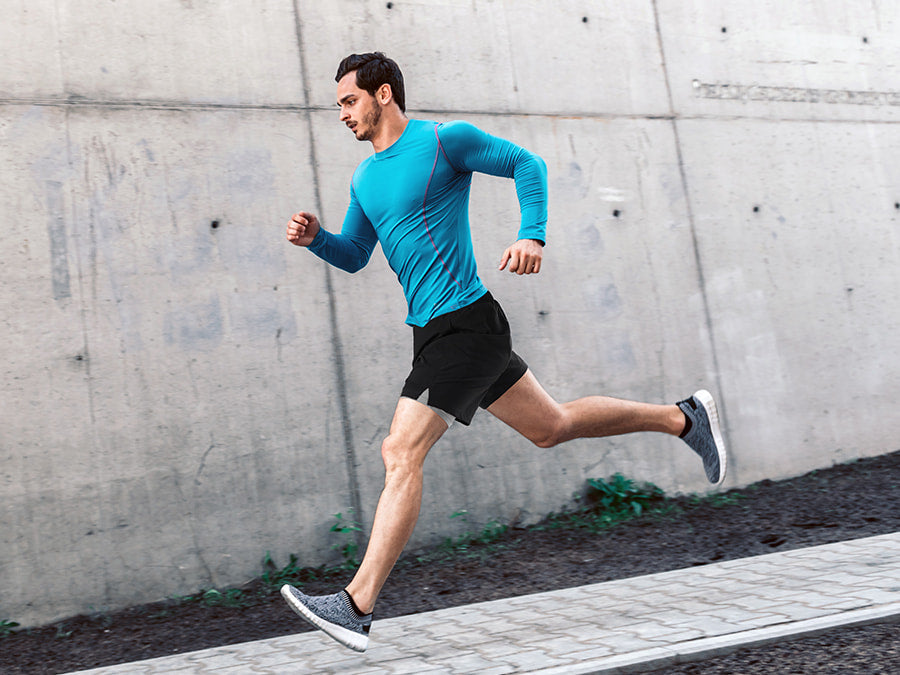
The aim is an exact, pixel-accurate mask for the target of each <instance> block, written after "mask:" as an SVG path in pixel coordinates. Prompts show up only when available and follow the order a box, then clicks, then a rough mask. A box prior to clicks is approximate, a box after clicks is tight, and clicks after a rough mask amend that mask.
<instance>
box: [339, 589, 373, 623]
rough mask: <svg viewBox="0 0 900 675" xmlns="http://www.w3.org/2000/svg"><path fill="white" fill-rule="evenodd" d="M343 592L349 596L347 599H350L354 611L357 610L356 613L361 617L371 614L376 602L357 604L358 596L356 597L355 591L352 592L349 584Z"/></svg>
mask: <svg viewBox="0 0 900 675" xmlns="http://www.w3.org/2000/svg"><path fill="white" fill-rule="evenodd" d="M342 592H343V593H344V594H345V595H346V596H347V600H349V601H350V606H351V607H352V608H353V611H354V612H356V614H357V615H358V616H359V617H365V616H368V615H369V614H371V613H372V610H374V609H375V603H374V602H370V603H368V604H366V603H362V604H357V602H356V597H354V595H353V593H351V592H350V588H349V586H348V587H347V588H345V589H344V590H343V591H342Z"/></svg>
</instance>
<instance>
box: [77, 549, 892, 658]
mask: <svg viewBox="0 0 900 675" xmlns="http://www.w3.org/2000/svg"><path fill="white" fill-rule="evenodd" d="M647 554H648V555H653V552H652V551H648V552H647ZM890 619H897V620H900V532H898V533H895V534H888V535H881V536H877V537H869V538H866V539H857V540H853V541H845V542H840V543H837V544H828V545H825V546H815V547H811V548H806V549H799V550H794V551H785V552H783V553H771V554H769V555H763V556H757V557H753V558H744V559H740V560H731V561H728V562H723V563H717V564H713V565H706V566H702V567H692V568H688V569H682V570H675V571H672V572H664V573H661V574H652V575H649V576H643V577H634V578H631V579H622V580H618V581H609V582H606V583H601V584H594V585H591V586H582V587H578V588H570V589H566V590H562V591H553V592H550V593H538V594H535V595H526V596H520V597H517V598H509V599H506V600H496V601H493V602H484V603H479V604H476V605H467V606H463V607H455V608H451V609H444V610H439V611H434V612H426V613H423V614H413V615H409V616H403V617H397V618H393V619H385V620H383V621H377V620H376V622H375V623H374V624H373V626H372V633H371V635H370V642H369V645H370V646H369V650H368V651H367V652H366V653H365V654H357V653H355V652H351V651H350V650H348V649H346V648H344V647H341V646H340V645H339V644H337V643H336V642H333V641H332V640H331V639H329V638H327V637H325V636H324V635H322V634H321V633H318V632H313V633H301V634H299V635H293V636H286V637H278V638H272V639H268V640H258V641H255V642H247V643H244V644H237V645H230V646H227V647H218V648H215V649H205V650H203V651H198V652H191V653H187V654H179V655H175V656H167V657H163V658H158V659H152V660H147V661H140V662H136V663H128V664H123V665H119V666H111V667H105V668H97V669H94V670H89V671H82V673H90V674H91V675H120V674H124V673H129V674H146V675H157V674H159V673H179V674H182V675H187V674H188V673H215V674H216V675H226V674H227V675H236V674H238V673H272V674H288V673H355V674H363V673H365V674H366V675H376V674H382V673H383V674H385V675H387V674H392V673H479V675H500V674H501V673H542V674H544V675H551V674H553V675H555V674H560V675H561V674H563V673H565V674H567V675H568V674H574V673H618V672H639V671H642V670H650V669H653V668H661V667H664V666H666V665H672V664H674V663H679V662H684V661H690V660H697V659H701V658H708V657H710V656H715V655H719V654H725V653H728V652H730V651H734V650H735V649H738V648H740V647H743V646H750V645H759V644H765V643H769V642H775V641H780V640H785V639H787V638H790V637H796V636H801V635H810V634H814V633H818V632H821V631H824V630H827V629H829V628H834V627H837V626H849V625H860V624H864V623H873V622H876V621H884V620H890ZM298 621H299V619H298Z"/></svg>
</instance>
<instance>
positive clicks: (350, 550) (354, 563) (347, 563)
mask: <svg viewBox="0 0 900 675" xmlns="http://www.w3.org/2000/svg"><path fill="white" fill-rule="evenodd" d="M350 513H351V514H352V513H353V511H352V509H351V511H350ZM334 517H335V518H337V522H336V523H335V524H334V525H332V526H331V530H329V531H330V532H337V533H338V534H340V535H342V536H344V538H345V541H344V543H342V544H340V543H338V544H334V545H333V546H332V547H331V548H332V549H334V550H336V551H339V552H340V554H341V557H342V558H343V559H344V562H343V563H342V564H341V565H339V566H338V568H337V569H339V570H355V569H356V568H357V567H359V560H358V559H357V555H358V554H359V544H357V543H356V533H357V532H362V526H361V525H360V524H359V523H358V522H356V521H355V520H345V519H344V516H343V514H340V513H335V514H334Z"/></svg>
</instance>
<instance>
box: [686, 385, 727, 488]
mask: <svg viewBox="0 0 900 675" xmlns="http://www.w3.org/2000/svg"><path fill="white" fill-rule="evenodd" d="M694 398H696V399H697V400H698V401H699V402H700V405H702V406H703V409H704V410H706V416H707V417H708V418H709V429H710V431H712V435H713V441H715V444H716V454H718V456H719V480H717V481H716V482H715V483H713V485H721V484H722V481H723V480H725V471H726V470H727V469H728V455H727V453H726V452H725V441H724V440H723V439H722V430H721V429H720V428H719V411H718V409H717V408H716V402H715V401H714V400H713V397H712V394H710V393H709V392H708V391H706V389H701V390H700V391H698V392H696V393H695V394H694Z"/></svg>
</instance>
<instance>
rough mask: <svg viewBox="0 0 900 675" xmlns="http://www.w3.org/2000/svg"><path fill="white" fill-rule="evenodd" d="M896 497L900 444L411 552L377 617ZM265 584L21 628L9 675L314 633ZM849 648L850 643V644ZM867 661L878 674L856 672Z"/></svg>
mask: <svg viewBox="0 0 900 675" xmlns="http://www.w3.org/2000/svg"><path fill="white" fill-rule="evenodd" d="M897 504H900V452H894V453H892V454H888V455H883V456H881V457H876V458H872V459H865V460H860V461H857V462H853V463H850V464H844V465H838V466H834V467H832V468H830V469H826V470H822V471H815V472H812V473H810V474H807V475H805V476H802V477H799V478H794V479H791V480H786V481H779V482H772V481H763V482H761V483H757V484H755V485H753V486H750V487H748V488H744V489H740V490H731V491H729V492H727V493H724V495H723V496H720V497H719V498H717V499H715V500H707V501H700V502H695V501H692V500H690V499H679V500H675V503H674V506H675V507H676V508H674V509H672V510H670V511H669V512H668V513H666V514H665V515H655V516H645V517H642V518H639V519H636V520H631V521H628V522H625V523H621V524H619V525H616V526H614V527H612V528H610V529H608V530H605V531H601V532H598V533H592V532H589V531H587V530H583V529H581V530H571V529H545V530H539V529H529V530H510V531H507V532H506V533H505V534H503V535H502V536H501V537H500V538H499V540H498V541H496V542H494V543H493V544H492V545H491V548H490V549H487V548H485V547H483V546H478V545H472V546H471V547H470V548H469V551H468V552H467V554H465V555H461V554H460V555H456V556H454V557H451V558H447V559H443V560H431V561H429V562H427V563H419V562H417V561H416V560H411V559H405V560H402V561H401V562H400V563H399V564H398V566H397V568H396V570H395V571H394V573H393V574H392V576H391V578H390V579H389V580H388V583H387V585H386V586H385V589H384V592H383V595H382V597H381V599H380V600H379V603H378V607H377V610H376V613H377V615H378V617H379V618H388V617H391V616H400V615H404V614H414V613H417V612H425V611H430V610H434V609H442V608H446V607H453V606H457V605H463V604H470V603H474V602H482V601H485V600H496V599H499V598H504V597H511V596H515V595H525V594H529V593H537V592H541V591H550V590H557V589H561V588H568V587H572V586H579V585H584V584H593V583H598V582H602V581H608V580H612V579H622V578H625V577H632V576H639V575H644V574H652V573H655V572H664V571H667V570H672V569H679V568H683V567H690V566H692V565H705V564H709V563H712V562H719V561H723V560H730V559H734V558H744V557H747V556H754V555H760V554H764V553H771V552H773V551H784V550H788V549H793V548H802V547H806V546H815V545H818V544H827V543H833V542H837V541H843V540H846V539H858V538H860V537H868V536H872V535H877V534H886V533H891V532H896V531H898V530H900V509H898V508H897ZM349 577H350V572H346V573H344V574H339V575H336V576H332V577H329V578H326V579H320V580H317V581H310V582H309V583H307V584H305V585H304V590H305V591H306V592H308V593H313V594H315V593H331V592H334V591H335V589H336V588H340V587H341V584H343V583H345V582H346V581H347V580H349ZM260 589H261V585H259V586H257V588H256V589H249V590H250V591H251V593H245V594H244V595H245V596H246V595H250V594H252V595H254V596H255V597H254V599H253V604H251V605H250V606H245V607H239V608H232V607H208V606H206V605H204V604H203V603H199V602H192V603H180V604H179V603H156V604H153V605H143V606H140V607H133V608H130V609H127V610H123V611H120V612H116V613H113V614H108V615H99V616H78V617H74V618H72V619H69V620H66V621H63V622H60V623H57V624H54V625H52V626H45V627H42V628H34V629H30V630H26V631H20V632H18V633H15V634H13V635H9V636H7V637H5V638H2V639H0V672H3V673H8V674H10V675H12V674H19V673H62V672H67V671H72V670H80V669H86V668H93V667H97V666H103V665H110V664H114V663H124V662H129V661H137V660H140V659H147V658H153V657H158V656H165V655H168V654H173V653H178V652H184V651H193V650H196V649H204V648H207V647H215V646H220V645H226V644H231V643H236V642H245V641H248V640H257V639H262V638H268V637H275V636H278V635H287V634H293V633H297V632H301V631H303V630H305V629H306V625H305V624H304V623H303V622H301V621H299V620H298V619H297V618H296V617H295V616H294V614H293V613H292V612H291V611H290V610H289V609H287V607H286V606H285V605H284V603H283V601H282V600H281V598H280V596H279V595H278V593H277V592H273V593H269V594H267V595H266V594H263V593H262V592H261V590H260ZM256 591H260V592H259V593H258V594H257V593H256ZM858 635H862V636H863V637H861V638H857V637H856V636H858ZM879 640H880V641H879ZM842 642H846V645H847V648H846V649H845V650H844V651H843V652H842V651H841V644H842ZM898 642H900V626H898V625H897V624H885V625H881V626H874V627H868V628H858V629H852V630H850V629H848V630H839V631H834V632H833V633H832V634H829V636H828V637H819V638H809V639H808V640H807V641H806V642H804V646H803V647H802V648H799V649H794V648H792V647H790V645H789V644H788V645H779V646H776V647H772V646H769V647H766V648H764V649H763V650H757V651H756V652H753V651H751V652H744V653H743V656H742V657H726V658H741V660H740V662H739V665H740V667H739V668H738V667H736V665H735V664H737V663H738V662H737V661H735V662H733V663H731V662H728V663H730V665H728V663H726V662H725V661H721V660H719V661H708V662H704V663H702V664H689V665H686V666H681V667H680V668H681V669H680V670H679V669H670V670H665V671H660V672H671V673H726V672H727V673H738V672H740V673H771V672H816V673H826V672H841V673H845V672H846V673H855V672H860V673H862V672H866V673H879V672H898V671H900V669H898V668H896V666H897V665H898V656H897V648H896V645H897V644H898ZM892 645H893V647H892V649H891V648H889V647H891V646H892ZM776 650H784V651H776ZM773 653H780V657H779V659H778V660H776V661H771V660H768V656H766V655H767V654H773ZM754 654H756V656H754ZM754 659H755V661H754ZM842 659H843V660H842ZM885 659H893V661H886V660H885ZM864 662H867V663H868V669H867V670H852V669H851V668H853V667H855V666H854V665H853V664H854V663H864ZM717 663H725V664H726V665H723V666H718V665H716V664H717ZM884 664H889V665H886V666H885V668H887V669H886V670H882V669H881V667H882V665H884ZM890 664H893V665H890ZM716 668H719V669H718V670H716Z"/></svg>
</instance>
